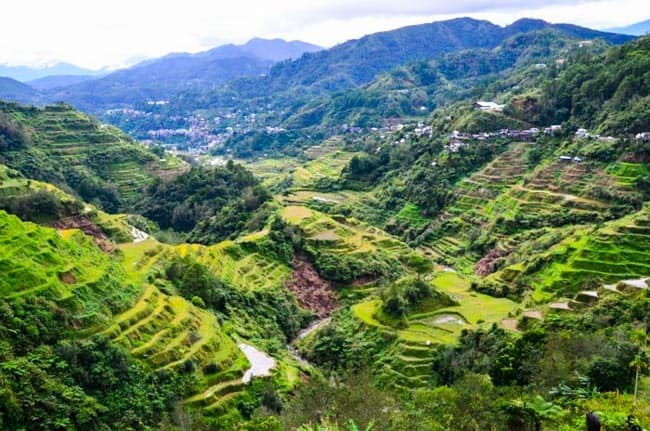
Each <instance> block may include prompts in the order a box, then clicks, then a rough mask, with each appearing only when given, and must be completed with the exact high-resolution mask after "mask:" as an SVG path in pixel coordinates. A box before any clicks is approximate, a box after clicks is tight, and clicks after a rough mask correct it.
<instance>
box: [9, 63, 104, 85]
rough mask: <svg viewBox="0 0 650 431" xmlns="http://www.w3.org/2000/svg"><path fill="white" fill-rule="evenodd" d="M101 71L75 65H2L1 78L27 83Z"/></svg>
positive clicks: (94, 73)
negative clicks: (47, 78) (47, 77)
mask: <svg viewBox="0 0 650 431" xmlns="http://www.w3.org/2000/svg"><path fill="white" fill-rule="evenodd" d="M101 73H102V72H101V71H97V70H90V69H84V68H82V67H79V66H75V65H74V64H69V63H55V64H53V65H51V66H43V67H29V66H9V65H0V76H7V77H10V78H13V79H16V80H18V81H22V82H27V81H33V80H35V79H39V78H43V77H45V76H50V75H95V76H96V75H99V74H101Z"/></svg>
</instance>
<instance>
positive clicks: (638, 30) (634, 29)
mask: <svg viewBox="0 0 650 431" xmlns="http://www.w3.org/2000/svg"><path fill="white" fill-rule="evenodd" d="M607 31H610V32H612V33H620V34H629V35H633V36H643V35H644V34H648V33H650V19H647V20H645V21H641V22H637V23H635V24H630V25H628V26H625V27H615V28H610V29H607Z"/></svg>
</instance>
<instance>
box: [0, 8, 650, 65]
mask: <svg viewBox="0 0 650 431" xmlns="http://www.w3.org/2000/svg"><path fill="white" fill-rule="evenodd" d="M644 11H645V13H646V14H648V13H650V11H649V10H648V8H647V3H646V1H645V0H619V1H616V2H612V1H599V0H582V1H567V0H529V1H527V2H522V1H520V0H492V1H488V0H456V1H453V2H450V1H431V0H401V1H399V2H395V1H394V0H390V1H388V0H357V1H350V0H309V1H307V0H275V1H272V2H271V1H251V0H237V1H227V2H226V1H202V0H183V1H180V2H179V1H170V0H158V1H152V0H144V1H142V0H112V1H106V0H101V1H97V0H58V1H51V0H21V1H13V0H12V1H8V2H6V4H3V13H2V15H3V16H2V18H1V21H0V63H9V64H31V65H34V64H38V63H44V62H52V61H55V60H60V61H66V62H70V63H74V64H78V65H81V66H85V67H92V68H100V67H102V66H107V65H110V66H117V65H121V64H124V63H125V62H127V61H128V60H129V59H133V58H142V57H156V56H160V55H163V54H165V53H168V52H175V51H189V52H196V51H200V50H203V49H207V48H210V47H213V46H216V45H219V44H222V43H228V42H235V43H242V42H245V41H246V40H248V39H250V38H251V37H254V36H261V37H284V38H288V39H301V40H305V41H308V42H312V43H317V44H320V45H324V46H331V45H333V44H336V43H339V42H343V41H344V40H347V39H350V38H356V37H360V36H363V35H364V34H368V33H372V32H376V31H382V30H389V29H392V28H397V27H400V26H403V25H410V24H418V23H423V22H431V21H435V20H439V19H446V18H450V17H456V16H472V17H475V18H483V19H489V20H491V21H493V22H495V23H498V24H507V23H510V22H512V21H514V20H515V19H517V18H519V17H524V16H529V17H539V18H543V19H546V20H548V21H552V22H572V23H576V24H580V25H585V26H590V27H595V28H596V27H597V28H602V27H609V26H615V25H624V24H629V23H632V22H636V21H640V20H642V19H643V18H645V16H642V15H640V13H641V12H644ZM646 16H647V15H646Z"/></svg>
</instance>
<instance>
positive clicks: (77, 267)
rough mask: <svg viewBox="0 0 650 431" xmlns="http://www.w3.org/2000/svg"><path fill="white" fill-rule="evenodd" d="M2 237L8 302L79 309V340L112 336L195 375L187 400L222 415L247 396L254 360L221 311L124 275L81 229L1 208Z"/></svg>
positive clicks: (2, 289)
mask: <svg viewBox="0 0 650 431" xmlns="http://www.w3.org/2000/svg"><path fill="white" fill-rule="evenodd" d="M0 239H1V241H0V270H1V271H2V274H3V277H0V295H1V296H2V297H3V298H4V299H6V300H8V301H18V300H21V299H25V298H27V297H41V298H49V299H52V300H54V301H56V302H57V304H59V306H60V307H64V308H66V309H69V310H70V311H74V316H75V317H74V319H75V323H74V327H75V329H76V330H77V333H78V335H77V336H83V337H90V336H93V335H97V334H100V335H103V336H106V337H108V338H110V339H111V340H112V341H113V342H115V343H118V344H120V345H122V346H123V347H125V348H126V349H127V350H129V351H130V353H131V354H132V355H134V356H135V357H138V358H141V359H142V360H144V361H145V362H146V363H147V364H149V365H150V366H151V368H152V369H155V370H181V369H184V370H190V371H193V372H194V373H195V374H196V376H197V378H198V386H197V394H196V395H195V396H193V397H192V398H191V399H189V400H188V403H191V404H196V405H201V406H203V407H206V408H207V409H208V410H215V409H218V408H221V407H223V406H225V405H226V404H227V401H228V400H231V399H233V398H234V397H235V396H236V395H238V394H241V393H242V390H243V383H242V381H241V378H242V376H243V374H244V371H245V370H246V369H247V368H248V367H249V363H248V361H247V360H246V358H245V356H244V355H243V354H242V352H241V351H240V349H239V348H238V347H237V345H236V344H235V343H234V342H233V341H232V340H231V339H230V338H229V337H228V336H227V335H226V334H225V333H224V332H223V331H222V330H221V327H220V325H219V323H218V321H217V319H216V317H215V316H214V314H212V313H210V312H209V311H206V310H204V309H201V308H198V307H196V306H195V305H193V304H191V303H190V302H189V301H187V300H185V299H184V298H182V297H180V296H176V295H169V294H166V293H164V292H162V291H161V290H160V289H159V288H158V287H156V286H154V285H151V284H145V283H144V279H145V277H144V276H143V274H144V273H142V272H140V271H133V270H128V269H127V270H125V268H124V267H123V266H122V264H121V263H120V262H119V261H117V260H116V259H115V258H114V257H113V256H111V255H109V254H106V253H104V252H102V251H101V250H100V249H99V248H97V247H96V246H95V245H94V244H93V243H92V241H91V239H89V238H88V237H86V236H85V235H84V234H82V233H81V232H79V231H76V230H65V231H61V232H58V231H56V230H54V229H50V228H44V227H40V226H38V225H35V224H32V223H24V222H22V221H20V220H19V219H18V218H17V217H14V216H11V215H8V214H7V213H5V212H3V211H0ZM134 246H135V245H134ZM130 258H132V256H130V255H129V253H126V259H127V262H128V259H130ZM142 286H144V287H142Z"/></svg>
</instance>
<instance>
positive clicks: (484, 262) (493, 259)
mask: <svg viewBox="0 0 650 431" xmlns="http://www.w3.org/2000/svg"><path fill="white" fill-rule="evenodd" d="M507 254H508V252H507V251H506V250H503V249H500V248H493V249H492V250H490V251H489V252H488V254H486V255H485V256H483V258H482V259H481V260H479V261H478V262H477V263H476V267H475V268H474V272H475V273H476V275H480V276H481V277H485V276H486V275H489V274H492V273H493V272H494V271H495V270H496V269H497V268H496V266H497V263H498V262H499V258H501V257H503V256H506V255H507Z"/></svg>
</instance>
